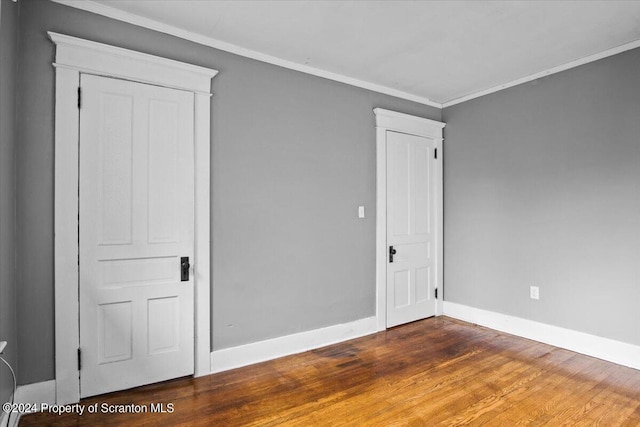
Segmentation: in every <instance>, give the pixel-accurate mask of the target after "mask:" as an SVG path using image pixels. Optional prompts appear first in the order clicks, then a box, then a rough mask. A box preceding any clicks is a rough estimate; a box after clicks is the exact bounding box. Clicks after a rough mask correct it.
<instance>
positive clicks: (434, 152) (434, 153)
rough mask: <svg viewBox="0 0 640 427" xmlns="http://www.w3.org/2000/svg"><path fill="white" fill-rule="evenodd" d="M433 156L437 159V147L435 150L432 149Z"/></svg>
mask: <svg viewBox="0 0 640 427" xmlns="http://www.w3.org/2000/svg"><path fill="white" fill-rule="evenodd" d="M433 157H434V159H436V160H438V149H437V148H436V149H435V150H433Z"/></svg>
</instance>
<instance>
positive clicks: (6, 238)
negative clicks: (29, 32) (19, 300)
mask: <svg viewBox="0 0 640 427" xmlns="http://www.w3.org/2000/svg"><path fill="white" fill-rule="evenodd" d="M0 2H1V3H0V341H7V342H8V343H9V344H8V346H7V348H6V349H5V354H4V358H5V359H6V360H7V361H8V362H9V363H11V365H12V366H13V368H14V369H16V368H17V362H16V354H17V348H18V341H17V333H16V331H17V329H16V308H15V307H16V304H15V302H16V297H15V292H16V281H15V239H14V232H15V181H14V150H15V140H16V131H15V100H16V92H15V83H16V59H17V40H18V38H17V34H18V33H17V27H18V6H17V5H16V4H15V3H13V2H12V1H11V0H0ZM12 392H13V379H12V378H11V373H10V372H9V370H8V369H7V367H6V366H5V365H4V364H0V402H6V401H8V400H9V398H10V396H11V393H12Z"/></svg>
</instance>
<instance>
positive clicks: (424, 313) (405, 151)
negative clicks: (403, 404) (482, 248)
mask: <svg viewBox="0 0 640 427" xmlns="http://www.w3.org/2000/svg"><path fill="white" fill-rule="evenodd" d="M435 147H436V143H435V142H434V141H433V140H431V139H429V138H424V137H420V136H415V135H408V134H404V133H398V132H391V131H387V327H392V326H396V325H400V324H402V323H407V322H412V321H414V320H419V319H424V318H425V317H429V316H433V315H435V310H436V305H435V302H436V300H435V295H434V285H435V283H436V280H435V271H436V269H435V263H434V256H433V251H434V250H435V235H436V233H435V229H434V228H435V223H434V220H435V210H434V205H435V203H434V199H435V197H434V182H435V179H434V178H435V176H434V170H435V168H434V163H435V160H434V149H435Z"/></svg>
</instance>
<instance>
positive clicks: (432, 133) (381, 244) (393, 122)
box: [373, 108, 445, 331]
mask: <svg viewBox="0 0 640 427" xmlns="http://www.w3.org/2000/svg"><path fill="white" fill-rule="evenodd" d="M373 111H374V113H375V116H376V317H377V324H378V326H377V329H378V330H379V331H382V330H385V329H386V328H387V327H390V326H392V325H395V324H399V323H402V322H403V321H405V319H407V318H411V316H415V313H413V312H412V311H417V312H418V313H420V314H423V313H425V312H426V313H427V314H426V316H424V317H427V316H429V315H431V314H429V313H431V311H432V312H433V313H432V314H435V315H439V314H441V313H442V279H443V250H442V248H443V238H442V231H443V222H442V218H443V217H442V214H443V209H442V204H443V200H442V159H443V155H442V142H443V139H442V130H443V128H444V126H445V124H444V123H442V122H438V121H434V120H429V119H424V118H421V117H416V116H411V115H408V114H403V113H398V112H395V111H390V110H385V109H381V108H375V109H374V110H373ZM389 139H391V145H392V146H393V147H396V154H398V151H399V154H400V155H402V153H403V149H404V150H405V151H404V153H405V154H404V156H405V159H404V161H405V162H408V161H409V158H410V157H411V154H410V151H409V150H411V148H410V147H411V146H412V145H416V146H418V145H417V144H419V143H418V141H421V143H424V145H423V149H422V151H423V157H424V155H427V156H432V158H431V159H430V160H429V161H430V163H429V167H428V169H430V171H429V176H430V177H431V183H430V185H429V187H430V188H429V189H430V194H429V199H428V200H429V202H428V205H430V208H428V210H429V212H431V213H432V215H433V216H432V218H430V220H428V222H427V223H426V224H427V225H428V226H430V227H432V229H431V230H430V233H417V234H418V235H422V238H423V241H425V242H426V241H427V240H428V241H429V243H430V245H432V246H431V247H430V248H429V249H428V256H425V255H426V254H425V251H426V250H427V249H426V248H425V247H424V245H421V244H420V242H419V239H418V240H417V241H416V242H411V245H410V246H413V248H412V249H413V251H409V252H407V251H406V250H403V251H398V252H396V257H397V256H398V255H400V258H396V259H398V263H397V264H396V263H395V259H394V264H395V265H394V264H391V263H389V245H390V244H389V245H388V244H387V240H388V230H387V226H388V222H389V219H388V209H389V203H390V202H389V201H388V190H387V185H388V177H387V170H388V169H387V168H388V162H389V161H391V162H392V163H393V159H389V158H388V151H387V150H388V148H389V143H388V141H389ZM403 144H404V148H402V145H403ZM398 147H401V148H398ZM427 147H428V148H427ZM414 150H415V149H414ZM418 150H419V151H420V150H421V149H418ZM436 150H437V158H436V155H435V153H436ZM396 160H397V159H396ZM414 178H415V175H414ZM393 179H394V178H393V177H392V180H393ZM404 182H405V187H406V190H404V191H407V190H408V189H409V188H410V186H409V183H410V182H411V176H410V175H407V174H406V171H405V180H404ZM400 190H402V188H400ZM422 201H423V202H425V201H426V200H425V199H423V200H422ZM391 203H393V202H391ZM404 203H406V204H405V206H406V207H405V216H404V218H405V219H404V225H403V224H402V221H401V222H400V223H399V226H400V228H402V227H404V228H405V234H406V235H407V236H405V237H401V236H397V237H399V240H397V241H394V240H393V239H394V237H393V234H394V233H395V232H394V231H393V230H391V231H390V233H391V234H392V236H390V238H391V242H393V243H397V242H402V241H403V240H404V241H406V242H407V243H410V242H409V240H410V238H409V237H408V236H410V234H411V233H410V230H411V221H412V219H411V218H412V216H411V215H410V212H411V209H414V208H411V207H410V206H409V203H410V198H409V197H406V198H405V202H404ZM423 204H424V203H423ZM418 205H420V203H418ZM414 212H415V211H414ZM392 215H394V213H392ZM396 216H397V215H396ZM400 217H402V215H400ZM391 221H394V219H391ZM417 224H418V225H420V223H419V222H418V223H417ZM424 225H425V223H423V224H422V226H423V228H424ZM415 226H416V222H415V219H414V229H415ZM413 238H418V236H417V235H416V236H414V237H413ZM416 243H417V244H416ZM395 249H396V250H398V249H399V248H395ZM421 252H422V256H420V253H421ZM403 257H405V258H406V259H404V260H403ZM416 257H417V258H418V259H422V261H421V262H417V263H415V262H414V263H413V264H414V266H413V274H412V275H411V274H408V273H407V272H408V271H409V270H410V269H407V268H405V269H404V271H405V273H403V267H407V265H408V264H406V261H409V260H410V259H415V258H416ZM400 261H402V262H400ZM390 266H391V268H389V267H390ZM427 266H428V269H427V270H428V274H427V278H430V279H431V282H428V281H427V280H426V279H423V277H424V275H425V273H426V272H425V270H424V268H425V267H427ZM396 273H399V274H397V276H399V278H401V279H402V278H403V279H404V288H398V289H396V288H394V287H393V286H388V283H387V280H388V275H391V276H396ZM418 274H420V275H422V276H420V277H419V278H418V280H419V281H418V283H427V284H428V285H429V290H428V292H429V293H430V294H431V298H433V297H434V292H435V290H436V289H437V290H438V292H439V297H438V298H437V299H435V301H434V300H433V299H432V300H430V301H431V302H430V303H429V302H427V301H429V300H428V299H426V298H423V297H426V296H425V292H426V288H425V287H424V286H423V287H422V288H420V287H418V288H416V286H415V278H416V277H417V276H418ZM412 276H413V278H412ZM412 281H413V284H412ZM396 291H398V292H399V293H398V294H397V297H398V298H399V301H397V302H394V301H392V298H394V297H395V296H396ZM416 292H419V293H418V294H416ZM411 295H413V297H411ZM416 295H418V296H419V297H418V298H416ZM411 298H413V304H412V303H411V301H412V300H411ZM418 299H420V300H422V299H425V300H426V301H423V303H422V304H415V302H416V301H417V300H418ZM403 301H405V302H406V303H403ZM429 304H432V308H429V309H426V308H425V307H426V306H427V305H429ZM396 305H399V306H406V307H407V308H408V310H400V311H398V312H397V313H395V314H396V315H395V317H394V315H393V314H392V315H391V316H389V318H388V307H389V306H391V307H394V306H396ZM420 305H422V306H423V307H420V308H416V307H419V306H420ZM411 307H413V308H411ZM429 310H431V311H429ZM402 311H408V312H410V313H411V314H404V315H403V314H400V313H401V312H402ZM403 316H405V317H403ZM406 316H409V317H406ZM414 320H415V319H414Z"/></svg>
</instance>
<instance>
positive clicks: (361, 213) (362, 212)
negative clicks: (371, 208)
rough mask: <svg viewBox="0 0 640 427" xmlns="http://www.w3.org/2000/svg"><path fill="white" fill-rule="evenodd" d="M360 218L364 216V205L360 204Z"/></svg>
mask: <svg viewBox="0 0 640 427" xmlns="http://www.w3.org/2000/svg"><path fill="white" fill-rule="evenodd" d="M358 218H364V206H358Z"/></svg>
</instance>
